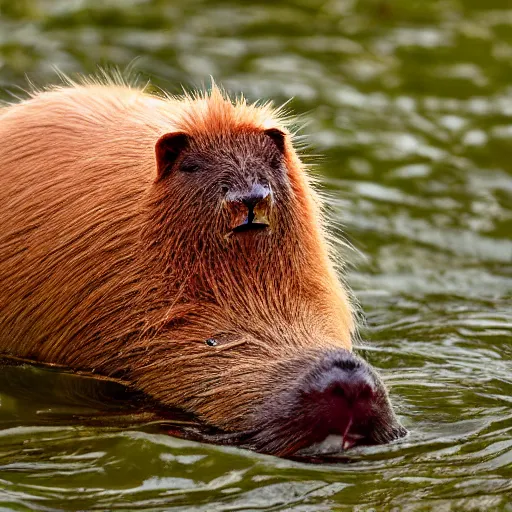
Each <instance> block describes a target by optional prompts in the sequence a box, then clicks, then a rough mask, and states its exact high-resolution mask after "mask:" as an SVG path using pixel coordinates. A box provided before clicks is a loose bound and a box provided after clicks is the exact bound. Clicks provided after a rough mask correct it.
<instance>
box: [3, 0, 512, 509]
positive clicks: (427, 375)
mask: <svg viewBox="0 0 512 512" xmlns="http://www.w3.org/2000/svg"><path fill="white" fill-rule="evenodd" d="M0 12H1V13H2V16H1V18H0V86H1V87H2V88H3V89H4V91H5V92H4V94H3V96H4V97H5V98H8V97H9V96H8V94H9V92H10V93H13V94H18V91H17V89H16V87H15V85H22V86H25V85H26V80H25V78H24V74H25V73H27V74H28V77H29V78H30V79H31V80H33V81H34V82H36V83H39V84H41V83H43V84H44V83H46V82H47V81H52V80H53V81H54V80H55V78H54V76H55V75H54V73H53V71H52V69H51V66H52V65H57V66H58V67H59V68H60V69H62V70H63V71H66V72H73V71H86V72H92V71H94V69H95V66H96V64H97V63H106V62H113V63H116V64H118V65H120V66H121V67H123V66H126V65H128V64H129V63H130V62H131V61H132V60H133V59H134V58H136V57H140V59H139V60H138V62H137V63H136V65H137V68H138V69H140V70H141V71H142V72H143V74H147V75H150V76H152V77H153V79H154V82H155V83H156V84H157V85H160V86H163V87H164V88H166V89H168V90H170V91H171V92H179V91H180V88H181V84H185V85H186V86H187V87H188V86H189V85H199V84H201V83H203V82H205V81H207V80H208V76H209V75H210V74H211V75H213V76H215V78H216V79H217V81H219V82H221V83H223V84H224V85H225V86H226V87H227V88H229V89H231V90H233V91H241V90H243V91H244V92H245V93H246V94H247V95H248V96H249V97H250V98H252V99H256V98H274V99H275V100H276V102H278V103H279V102H284V101H286V100H287V99H288V98H289V97H294V100H293V101H292V103H291V104H290V106H291V108H293V109H294V110H295V111H296V112H297V113H305V114H306V118H307V119H308V120H309V124H308V125H307V127H306V128H305V129H304V130H303V132H302V133H304V134H307V136H308V141H310V142H311V145H312V148H314V149H309V150H307V152H308V153H309V154H311V158H310V159H311V161H312V162H313V163H314V172H316V173H319V174H321V175H322V177H323V179H322V181H323V183H324V191H323V192H324V194H325V195H326V196H327V197H328V201H329V205H330V216H331V218H332V221H333V229H334V231H335V233H336V234H337V238H338V240H340V242H341V241H342V240H343V241H345V242H348V243H349V244H352V245H353V246H354V247H355V249H356V250H350V249H347V248H346V247H342V246H343V245H344V244H342V243H340V250H342V251H343V252H344V253H345V255H346V256H347V258H348V259H349V260H350V261H351V262H352V263H353V264H352V265H351V266H349V269H348V270H349V276H348V278H349V282H350V284H351V285H352V287H353V288H354V289H355V291H356V295H357V297H358V298H359V300H360V302H361V305H362V308H363V311H364V314H365V327H364V329H363V334H364V338H365V339H367V340H368V342H367V343H365V344H364V345H363V346H362V347H360V350H361V352H362V353H363V354H364V356H365V357H366V358H367V359H368V360H369V361H370V362H371V363H372V364H374V365H375V366H376V367H378V368H380V369H381V371H382V373H383V375H384V377H385V379H386V382H387V384H388V386H389V387H390V389H391V395H392V398H393V400H394V402H395V403H396V404H397V405H398V409H399V412H400V415H401V419H402V420H403V422H404V424H405V425H406V426H407V427H408V428H409V430H410V432H411V434H410V436H409V437H408V438H407V439H405V440H404V441H403V442H400V443H397V444H395V445H390V446H380V447H371V448H358V449H355V450H352V451H350V452H348V453H347V455H348V457H349V462H348V463H345V464H324V465H319V466H311V465H305V464H301V463H298V462H291V461H285V460H280V459H275V458H272V457H265V456H261V455H257V454H254V453H248V452H244V451H241V450H237V449H233V448H222V447H216V446H207V445H201V444H197V443H193V442H189V441H184V440H177V439H175V438H172V437H169V436H165V435H162V434H157V433H155V432H154V431H152V430H151V429H150V428H149V429H148V428H145V427H134V428H128V427H127V426H126V425H122V426H119V425H116V424H109V425H108V426H106V427H104V428H99V427H97V426H94V425H90V424H86V423H78V424H77V423H71V422H68V423H67V424H65V425H64V424H62V423H61V422H57V421H56V422H55V423H54V424H48V423H44V422H41V421H40V420H41V414H42V413H41V411H43V412H44V411H45V410H46V412H48V410H47V409H44V407H43V406H42V405H41V404H40V403H39V402H34V401H30V400H28V399H25V400H20V399H19V398H18V399H15V398H13V397H12V393H11V394H7V392H5V390H4V392H3V394H0V400H1V402H0V427H1V428H2V430H0V508H2V507H4V508H5V509H15V510H34V509H36V510H55V509H65V510H94V509H96V510H105V509H109V510H111V509H124V510H133V509H146V510H169V509H172V510H192V509H193V510H205V511H212V510H255V509H258V510H262V509H265V510H297V511H301V512H303V511H317V510H353V509H355V510H368V509H371V508H372V507H373V508H375V509H376V510H380V509H382V508H384V509H387V508H392V507H402V508H403V509H405V510H429V509H433V510H511V507H512V498H511V496H512V327H511V317H512V301H511V299H512V265H511V264H512V236H511V233H512V171H511V166H510V162H511V157H512V88H511V85H510V84H511V83H512V8H511V6H510V3H509V1H508V0H487V1H486V2H481V1H479V0H457V1H455V0H429V1H428V2H427V1H423V2H419V1H409V0H396V1H393V2H391V1H387V0H360V1H357V0H328V1H324V0H322V1H319V0H312V1H308V2H303V1H299V0H293V1H292V0H289V1H284V2H274V3H272V2H266V1H263V0H260V1H256V2H250V3H249V2H247V3H245V2H244V3H238V2H229V1H223V2H221V1H217V2H210V1H206V0H188V1H187V2H182V1H175V2H172V3H171V2H166V1H160V0H150V1H140V0H130V1H127V0H124V1H123V2H120V1H118V0H102V1H99V0H84V1H80V2H75V1H69V2H68V1H66V2H61V1H57V0H39V1H36V0H23V1H18V2H10V1H9V2H7V1H4V0H0ZM313 154H315V155H316V154H321V155H323V156H322V157H321V158H319V157H315V156H313ZM341 229H342V230H343V238H341V236H342V235H341V234H340V230H341ZM345 245H346V244H345Z"/></svg>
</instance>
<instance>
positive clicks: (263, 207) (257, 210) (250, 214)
mask: <svg viewBox="0 0 512 512" xmlns="http://www.w3.org/2000/svg"><path fill="white" fill-rule="evenodd" d="M226 204H227V207H228V210H229V212H230V214H231V220H230V228H231V231H233V232H235V233H238V232H243V231H249V230H255V229H263V228H266V227H268V226H269V215H270V208H271V205H272V191H271V189H270V187H269V186H267V185H262V184H260V183H255V184H253V185H252V186H251V187H250V188H249V189H248V190H247V191H244V192H229V193H228V194H227V195H226Z"/></svg>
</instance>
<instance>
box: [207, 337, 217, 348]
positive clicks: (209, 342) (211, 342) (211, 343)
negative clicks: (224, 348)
mask: <svg viewBox="0 0 512 512" xmlns="http://www.w3.org/2000/svg"><path fill="white" fill-rule="evenodd" d="M205 343H206V344H207V345H208V346H209V347H215V345H217V340H216V339H214V338H208V339H207V340H206V341H205Z"/></svg>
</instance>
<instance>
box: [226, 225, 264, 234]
mask: <svg viewBox="0 0 512 512" xmlns="http://www.w3.org/2000/svg"><path fill="white" fill-rule="evenodd" d="M268 227H269V225H268V224H267V223H265V222H250V223H249V222H247V223H245V224H240V225H239V226H237V227H236V228H233V230H232V233H246V232H247V231H263V230H264V229H266V228H268Z"/></svg>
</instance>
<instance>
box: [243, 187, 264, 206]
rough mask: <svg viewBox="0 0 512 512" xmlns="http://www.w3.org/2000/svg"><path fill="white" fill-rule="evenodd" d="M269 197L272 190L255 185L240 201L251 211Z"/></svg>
mask: <svg viewBox="0 0 512 512" xmlns="http://www.w3.org/2000/svg"><path fill="white" fill-rule="evenodd" d="M269 196H270V189H269V188H268V187H267V186H266V185H260V184H255V185H253V186H252V188H251V190H250V192H249V193H247V194H246V195H244V196H242V197H241V198H240V200H241V201H242V203H243V204H245V206H247V208H249V210H253V209H254V207H255V206H256V205H257V204H258V203H260V202H262V201H264V200H266V199H267V198H268V197H269Z"/></svg>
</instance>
